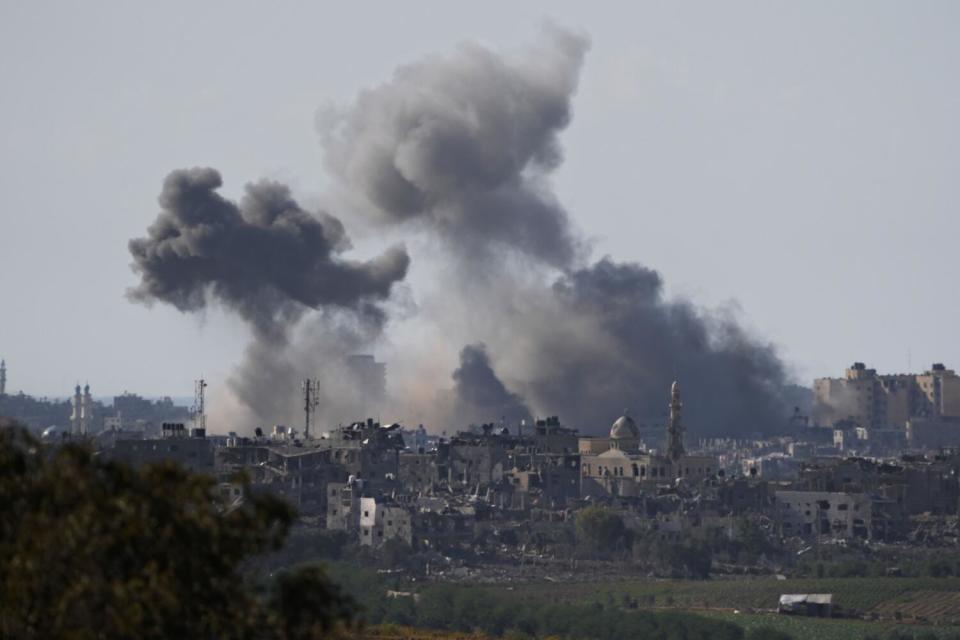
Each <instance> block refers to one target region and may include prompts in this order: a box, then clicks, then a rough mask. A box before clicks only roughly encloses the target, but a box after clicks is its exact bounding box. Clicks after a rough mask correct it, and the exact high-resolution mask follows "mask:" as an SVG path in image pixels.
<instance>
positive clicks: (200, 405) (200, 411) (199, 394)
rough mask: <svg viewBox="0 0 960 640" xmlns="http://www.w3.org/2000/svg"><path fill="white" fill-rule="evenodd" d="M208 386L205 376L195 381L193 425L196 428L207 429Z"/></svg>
mask: <svg viewBox="0 0 960 640" xmlns="http://www.w3.org/2000/svg"><path fill="white" fill-rule="evenodd" d="M206 388H207V381H206V380H204V379H203V378H200V379H199V380H195V381H194V383H193V427H194V429H203V430H204V432H206V429H207V413H206V408H205V400H204V392H203V390H204V389H206Z"/></svg>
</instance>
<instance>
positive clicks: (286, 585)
mask: <svg viewBox="0 0 960 640" xmlns="http://www.w3.org/2000/svg"><path fill="white" fill-rule="evenodd" d="M247 495H248V496H249V498H248V499H247V500H246V501H245V502H244V504H243V505H241V506H239V507H235V508H227V506H226V505H225V503H223V502H221V501H220V500H219V499H218V497H217V494H216V492H215V483H214V480H213V479H212V478H210V477H207V476H202V475H197V474H193V473H191V472H189V471H187V470H185V469H183V468H182V467H179V466H176V465H173V464H158V465H148V466H145V467H143V468H141V469H132V468H130V467H128V466H126V465H122V464H117V463H112V462H105V461H103V460H101V459H99V458H98V457H96V456H95V455H93V453H92V452H91V451H90V450H89V449H87V448H85V447H83V446H79V445H76V444H67V445H65V446H62V447H58V448H55V449H48V448H46V447H44V446H42V445H41V444H40V443H38V442H37V441H36V440H34V439H33V438H31V437H30V436H29V435H28V434H27V433H26V431H25V430H21V429H10V428H7V429H2V430H0V636H2V637H4V638H25V637H30V638H65V637H69V638H78V639H81V640H82V639H86V638H121V637H123V638H132V637H136V638H214V637H216V638H300V637H305V636H304V635H303V634H302V633H301V630H302V629H305V628H306V629H310V630H311V631H312V630H317V629H320V630H323V629H330V628H331V627H332V626H333V625H334V624H335V623H336V621H337V620H347V619H349V617H350V615H351V612H352V608H351V606H350V602H349V601H348V600H347V599H346V598H344V597H343V596H341V595H340V594H339V592H338V591H337V590H336V589H335V588H334V587H333V586H332V585H330V583H329V582H328V581H326V580H325V578H324V577H323V575H322V573H318V572H317V571H316V570H310V571H309V572H308V573H306V574H303V575H301V576H299V577H296V578H294V577H288V578H285V579H284V580H281V581H280V583H279V585H278V586H277V590H276V592H277V594H279V596H277V597H274V598H273V599H272V600H267V599H264V598H262V597H259V596H258V595H257V594H256V593H255V591H254V589H253V588H251V586H250V582H249V581H248V580H245V579H244V576H243V574H242V572H241V567H242V566H244V563H245V562H247V561H248V560H249V559H250V558H252V557H254V556H256V555H257V554H260V553H262V552H264V551H267V550H270V549H276V548H278V547H279V546H280V545H281V544H282V543H283V540H284V538H285V537H286V535H287V532H288V530H289V527H290V525H291V523H292V520H293V517H294V513H293V510H292V509H291V507H289V506H288V505H287V504H286V503H285V502H283V501H281V500H279V499H276V498H273V497H270V496H267V495H259V494H256V493H250V492H249V491H247ZM291 585H296V589H293V588H292V587H291ZM294 591H296V592H297V593H299V594H301V595H302V598H303V600H302V601H301V602H291V601H290V600H288V599H287V598H288V597H289V595H290V594H291V593H293V592H294ZM300 605H302V606H300ZM306 606H309V607H310V612H309V614H307V613H304V612H303V607H306Z"/></svg>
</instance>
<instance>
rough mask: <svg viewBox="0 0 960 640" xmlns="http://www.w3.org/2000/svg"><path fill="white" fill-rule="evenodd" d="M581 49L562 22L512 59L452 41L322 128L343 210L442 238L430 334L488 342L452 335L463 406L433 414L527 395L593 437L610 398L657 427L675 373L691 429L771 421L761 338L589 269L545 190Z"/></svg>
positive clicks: (646, 279) (776, 388)
mask: <svg viewBox="0 0 960 640" xmlns="http://www.w3.org/2000/svg"><path fill="white" fill-rule="evenodd" d="M587 48H588V42H587V40H586V39H585V38H584V37H581V36H578V35H576V34H572V33H569V32H566V31H562V30H559V29H548V30H547V31H546V33H545V34H544V38H543V39H542V40H541V42H540V43H539V44H538V46H536V47H535V48H534V49H533V50H531V51H528V52H526V53H525V54H523V55H513V56H510V55H498V54H496V53H494V52H492V51H490V50H488V49H484V48H482V47H480V46H477V45H470V46H465V47H462V48H461V49H460V50H458V51H457V53H456V54H455V55H453V56H450V57H431V58H427V59H425V60H422V61H420V62H418V63H416V64H412V65H409V66H405V67H402V68H400V69H399V70H398V71H397V72H396V74H395V76H394V78H393V79H392V80H390V81H389V82H387V83H385V84H383V85H381V86H379V87H376V88H374V89H371V90H367V91H364V92H363V93H361V94H360V95H359V97H358V98H357V100H356V101H355V102H354V104H353V105H352V106H351V107H350V108H348V109H346V110H343V111H341V112H340V113H339V115H338V116H336V117H334V116H331V115H329V113H328V114H327V115H326V117H325V118H324V119H323V120H322V122H321V126H322V133H323V139H324V143H325V151H326V164H327V168H328V170H329V172H330V173H331V174H332V175H333V176H336V177H337V178H338V179H339V181H340V184H341V186H342V188H343V190H344V191H346V192H348V193H350V194H351V195H352V196H354V197H356V198H360V199H361V200H362V206H360V207H358V210H359V211H362V212H364V213H366V214H367V216H368V219H369V220H371V221H372V222H373V223H374V224H380V225H384V226H385V227H396V226H398V225H400V226H401V227H403V228H407V229H409V230H410V231H411V232H423V233H425V234H426V235H428V236H430V237H432V238H434V239H436V240H438V241H439V242H440V243H441V246H442V247H443V248H444V249H445V251H444V253H443V256H444V260H445V261H446V264H442V265H441V266H440V268H439V269H437V272H438V274H439V275H438V276H437V277H438V278H439V280H440V288H441V290H442V293H441V294H439V295H438V296H437V302H436V304H434V305H432V306H430V305H425V308H426V309H427V310H428V311H430V314H429V315H430V316H431V320H432V321H433V322H435V323H437V324H438V325H439V326H440V327H441V328H442V330H441V331H440V332H439V333H441V334H442V335H444V336H445V337H446V338H448V339H451V340H453V339H459V340H460V341H461V342H460V344H464V343H468V344H470V343H474V342H476V341H482V342H483V343H485V344H486V348H482V349H477V348H476V347H472V346H468V347H466V348H465V349H464V350H463V352H462V353H461V354H460V359H461V364H460V367H459V368H458V369H457V371H456V373H455V374H454V377H455V380H456V387H455V392H456V395H457V397H458V398H459V399H460V405H461V406H469V407H470V412H469V415H461V416H453V417H449V416H443V417H440V418H439V419H441V420H448V421H450V422H452V423H454V424H450V425H448V426H456V424H455V423H456V422H457V421H458V420H459V421H460V422H463V421H464V420H465V419H468V418H469V419H476V417H477V416H478V415H485V416H486V419H487V420H497V419H499V417H500V416H501V415H503V413H504V410H503V406H505V404H506V405H511V406H516V407H524V408H525V407H526V406H530V407H532V408H534V409H536V410H537V411H539V412H540V413H541V415H542V414H547V413H549V414H551V415H553V414H559V415H560V417H561V418H562V419H563V420H564V421H565V422H566V423H568V424H570V425H572V426H575V427H578V428H580V429H582V430H584V431H587V432H594V433H596V432H600V431H602V430H604V429H605V428H606V425H609V424H610V422H611V421H612V420H613V419H614V418H615V417H616V416H617V415H619V413H620V412H621V411H622V410H623V409H624V408H625V407H628V408H631V409H632V410H633V412H634V415H640V416H644V417H647V416H649V417H650V418H651V419H652V420H653V421H656V420H657V418H658V417H659V416H660V415H661V414H662V413H663V412H664V410H665V407H666V403H667V398H668V390H669V388H670V383H671V381H672V380H673V379H674V378H675V377H680V378H682V379H683V383H684V390H685V392H686V396H687V397H686V399H685V401H686V405H687V410H688V412H687V415H688V418H689V421H690V423H691V430H692V431H693V432H696V433H699V434H719V433H724V434H733V433H744V432H746V431H770V430H773V429H776V428H778V427H779V426H780V425H781V424H782V414H783V409H782V406H781V405H782V401H781V398H780V393H781V389H782V388H783V385H784V383H785V374H784V368H783V365H782V364H781V362H780V360H779V359H778V357H777V355H776V353H775V351H774V350H773V348H772V347H770V346H769V345H765V344H762V343H759V342H757V341H756V340H754V339H752V338H751V337H750V336H749V335H748V334H747V333H746V332H745V331H744V330H743V329H742V328H741V327H740V325H739V324H738V323H737V322H736V320H735V318H733V317H732V316H731V315H730V314H725V313H723V312H709V311H705V310H700V309H698V308H696V307H695V306H694V305H693V304H691V303H690V302H686V301H683V300H673V301H669V300H666V299H665V298H664V296H663V291H662V281H661V278H660V276H659V274H657V273H656V272H655V271H652V270H649V269H646V268H644V267H643V266H641V265H638V264H633V263H617V262H615V261H613V260H611V259H608V258H605V259H602V260H600V261H599V262H596V263H594V264H589V262H588V261H587V250H586V247H587V244H588V243H587V242H586V241H585V240H584V239H583V238H582V237H581V236H580V235H579V234H578V233H577V232H576V231H575V230H574V229H573V227H572V225H571V222H570V218H569V216H568V214H567V212H566V211H565V210H564V208H563V207H562V206H561V205H560V204H559V203H558V201H557V199H556V198H555V197H554V195H553V193H552V191H551V189H550V184H549V174H550V172H551V171H552V170H553V169H555V168H556V167H557V166H558V164H559V163H560V160H561V158H562V154H561V151H560V147H559V143H558V136H559V134H560V133H561V132H562V130H563V129H564V128H565V127H566V126H567V124H568V123H569V121H570V118H571V113H572V108H571V101H572V98H573V95H574V93H575V91H576V88H577V82H578V76H579V71H580V68H581V65H582V61H583V57H584V54H585V52H586V50H587ZM491 360H493V361H494V362H496V368H497V369H498V370H499V372H500V374H502V375H504V377H505V378H507V379H509V380H510V381H511V384H510V386H509V387H510V388H509V389H508V387H507V386H506V385H504V383H503V382H501V380H500V379H498V377H497V374H496V373H494V367H493V366H492V365H491ZM465 372H474V373H475V375H465ZM465 399H469V402H467V401H465ZM484 405H485V406H484ZM521 414H522V412H518V413H517V415H521Z"/></svg>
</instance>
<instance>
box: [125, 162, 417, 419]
mask: <svg viewBox="0 0 960 640" xmlns="http://www.w3.org/2000/svg"><path fill="white" fill-rule="evenodd" d="M221 184H222V180H221V178H220V174H219V173H218V172H217V171H216V170H214V169H187V170H178V171H174V172H172V173H171V174H170V175H168V176H167V178H166V180H165V181H164V184H163V190H162V191H161V194H160V198H159V201H160V206H161V209H162V210H161V212H160V214H159V215H158V216H157V219H156V221H155V222H154V223H153V225H151V227H150V228H149V230H148V232H147V237H145V238H138V239H134V240H131V241H130V252H131V254H132V255H133V258H134V262H133V269H134V271H135V272H136V273H137V274H139V275H140V284H139V285H138V286H137V287H135V288H134V289H132V290H130V291H129V296H130V297H131V298H132V299H133V300H137V301H143V302H148V303H149V302H153V301H161V302H166V303H169V304H171V305H173V306H174V307H176V308H177V309H179V310H180V311H184V312H192V311H198V310H200V309H203V308H204V307H205V306H206V305H207V304H209V303H210V302H211V301H216V302H218V303H220V304H222V305H224V306H225V307H226V308H228V309H231V310H233V311H234V312H236V313H237V314H238V315H239V316H240V317H242V318H243V319H244V320H246V321H247V322H248V324H249V325H250V326H251V328H252V329H253V342H252V343H251V344H250V345H249V346H248V348H247V352H246V355H245V359H244V361H243V363H242V364H241V365H240V366H239V368H238V369H237V370H236V372H235V374H234V376H233V378H232V379H231V380H230V381H229V383H230V387H231V389H232V390H233V391H234V395H235V396H236V400H237V401H239V404H240V405H241V409H242V418H244V419H245V420H246V421H253V420H256V422H257V423H259V424H270V423H271V422H276V421H285V422H290V421H291V418H295V416H296V407H297V402H296V398H297V394H298V388H299V381H300V380H301V379H302V378H304V377H314V376H317V375H319V374H320V372H321V371H323V370H326V369H329V368H330V365H331V364H333V365H334V366H336V365H339V363H341V362H342V361H343V360H344V359H345V358H346V355H347V353H348V350H349V349H350V348H356V347H358V346H359V345H363V344H365V343H367V342H369V341H371V340H373V339H375V338H376V337H377V336H378V335H379V333H380V331H381V329H382V326H383V323H384V322H385V320H386V315H385V313H384V311H383V309H382V307H381V306H380V304H381V303H382V301H383V300H385V299H386V298H387V297H388V296H389V294H390V291H391V288H392V287H393V285H394V284H395V283H397V282H399V281H401V280H402V279H403V278H404V277H405V275H406V271H407V267H408V265H409V261H410V260H409V257H408V255H407V253H406V251H405V250H404V249H403V248H402V247H392V248H389V249H387V250H386V251H385V252H384V253H383V254H381V255H380V256H377V257H375V258H373V259H371V260H368V261H354V260H347V259H344V258H342V257H341V254H342V253H343V252H345V251H346V250H347V249H349V248H350V240H349V238H348V237H347V235H346V233H345V231H344V227H343V224H342V223H341V222H340V221H339V220H338V219H337V218H335V217H333V216H331V215H328V214H325V213H319V214H311V213H308V212H306V211H304V210H303V209H301V208H300V206H299V205H298V204H297V203H296V201H294V200H293V198H292V197H291V195H290V191H289V189H288V188H287V187H285V186H283V185H280V184H277V183H273V182H266V181H262V182H258V183H255V184H248V185H247V186H246V194H245V195H244V197H243V199H242V201H241V202H240V204H239V205H237V204H235V203H234V202H231V201H230V200H227V199H226V198H224V197H222V196H220V195H219V194H218V193H217V189H218V188H219V187H220V186H221ZM311 310H320V312H321V313H320V315H319V316H317V317H313V318H311V319H309V320H308V321H307V322H306V323H305V324H304V325H303V326H300V325H298V321H299V320H300V318H301V317H302V316H303V315H304V314H305V313H307V312H309V311H311ZM317 324H319V325H320V326H321V328H320V329H317V328H316V326H315V325H317ZM330 377H331V379H332V380H340V379H339V378H336V377H335V376H330ZM342 386H346V385H342ZM325 388H326V389H327V390H328V391H329V395H330V397H329V398H327V400H328V402H326V403H325V406H326V407H327V409H328V410H330V409H333V410H334V411H336V412H337V415H338V416H340V417H342V414H343V413H345V412H347V409H346V408H345V405H349V406H354V405H356V404H358V403H359V399H358V398H355V390H354V389H352V388H349V389H342V388H335V385H333V384H332V383H331V384H329V385H327V386H326V387H325ZM347 415H349V413H347Z"/></svg>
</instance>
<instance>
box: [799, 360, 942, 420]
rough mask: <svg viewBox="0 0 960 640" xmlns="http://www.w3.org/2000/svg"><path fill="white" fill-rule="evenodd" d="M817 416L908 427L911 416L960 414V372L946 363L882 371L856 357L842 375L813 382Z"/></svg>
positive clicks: (932, 416)
mask: <svg viewBox="0 0 960 640" xmlns="http://www.w3.org/2000/svg"><path fill="white" fill-rule="evenodd" d="M813 395H814V405H813V412H812V413H813V419H814V421H815V423H816V424H818V425H820V426H824V427H831V426H835V425H841V424H843V423H847V424H846V425H844V426H849V427H850V428H855V427H861V428H867V429H885V428H904V427H905V425H906V423H907V421H908V420H910V419H911V418H916V417H924V418H931V419H938V418H940V417H960V376H957V374H956V373H955V372H954V371H953V370H952V369H947V368H945V367H944V366H943V365H942V364H940V363H937V364H934V365H933V366H932V367H931V368H930V370H929V371H925V372H924V373H922V374H912V373H897V374H885V375H884V374H878V373H877V370H876V369H868V368H866V366H865V365H864V364H863V363H862V362H855V363H853V366H851V367H850V368H849V369H847V370H846V372H845V373H844V377H842V378H818V379H816V380H814V381H813Z"/></svg>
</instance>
